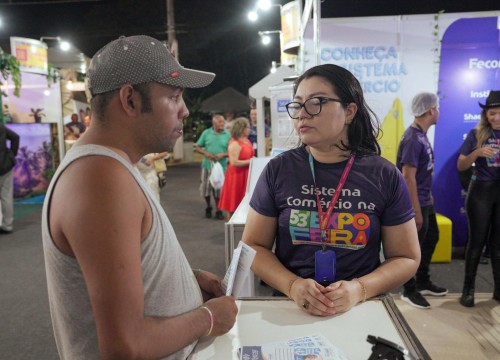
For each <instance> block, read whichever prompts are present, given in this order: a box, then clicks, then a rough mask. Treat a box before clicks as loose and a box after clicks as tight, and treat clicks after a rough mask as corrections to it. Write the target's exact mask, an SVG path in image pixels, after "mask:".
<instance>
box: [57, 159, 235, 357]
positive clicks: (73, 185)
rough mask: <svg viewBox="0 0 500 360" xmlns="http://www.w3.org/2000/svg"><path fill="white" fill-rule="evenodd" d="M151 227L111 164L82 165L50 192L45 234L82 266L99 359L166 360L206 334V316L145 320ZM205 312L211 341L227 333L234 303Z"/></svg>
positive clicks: (133, 188)
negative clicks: (144, 263) (144, 254)
mask: <svg viewBox="0 0 500 360" xmlns="http://www.w3.org/2000/svg"><path fill="white" fill-rule="evenodd" d="M83 175H84V176H83ZM75 189H78V191H75ZM68 194H71V196H72V198H71V201H68ZM83 214H84V215H83ZM82 218H83V219H85V224H86V226H84V227H82V226H81V222H82ZM151 224H152V214H151V210H150V208H149V205H148V203H147V200H146V198H145V197H144V194H143V193H142V191H141V190H140V187H139V186H138V185H137V183H136V182H135V180H134V178H133V177H132V176H131V175H130V173H129V172H128V170H126V169H125V168H124V167H123V166H122V165H121V164H119V163H118V162H117V161H116V160H113V159H109V158H104V157H99V156H92V157H88V158H84V159H80V160H78V161H77V163H75V164H73V165H71V166H70V167H68V169H66V170H65V173H64V174H63V175H62V176H61V178H60V180H59V182H58V184H57V187H56V189H55V192H54V195H53V198H52V202H51V209H50V230H51V233H52V235H53V237H54V241H55V243H56V244H57V246H58V247H59V248H60V249H61V251H63V252H65V253H68V254H69V255H70V256H74V257H75V258H76V259H77V261H78V263H79V264H80V267H81V269H82V272H83V276H84V278H85V282H86V285H87V289H88V294H89V298H90V302H91V305H92V311H93V314H94V318H95V321H96V328H97V336H98V343H99V348H100V351H101V355H102V357H103V358H104V359H108V358H120V359H128V358H141V359H142V358H144V359H150V358H151V359H153V358H159V357H163V356H166V355H168V354H171V353H174V352H175V351H177V350H179V349H181V348H183V347H185V346H187V345H188V344H190V343H192V342H193V341H194V340H196V339H198V338H199V337H201V336H204V335H206V334H207V332H208V331H209V329H210V327H211V318H210V317H209V315H208V313H207V311H206V309H195V310H193V311H190V312H188V313H185V314H182V315H179V316H175V317H171V318H165V317H148V316H145V315H144V287H143V283H142V272H141V242H142V240H143V239H144V238H145V237H146V235H147V234H148V233H149V230H150V228H151ZM166 286H168V284H167V285H166ZM205 306H206V307H208V308H209V309H210V310H211V311H212V313H213V315H214V324H213V330H212V333H211V335H219V334H223V333H225V332H227V331H228V330H229V329H230V328H231V327H232V325H233V324H234V321H235V316H236V306H235V303H234V299H233V298H230V297H220V298H217V299H213V300H210V301H208V302H207V303H205Z"/></svg>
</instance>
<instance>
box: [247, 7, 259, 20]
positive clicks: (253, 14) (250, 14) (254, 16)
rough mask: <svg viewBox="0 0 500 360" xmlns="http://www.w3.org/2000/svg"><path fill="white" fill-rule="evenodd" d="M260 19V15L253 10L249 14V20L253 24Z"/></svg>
mask: <svg viewBox="0 0 500 360" xmlns="http://www.w3.org/2000/svg"><path fill="white" fill-rule="evenodd" d="M258 18H259V15H257V11H255V10H252V11H250V12H249V13H248V20H250V21H251V22H255V21H257V19H258Z"/></svg>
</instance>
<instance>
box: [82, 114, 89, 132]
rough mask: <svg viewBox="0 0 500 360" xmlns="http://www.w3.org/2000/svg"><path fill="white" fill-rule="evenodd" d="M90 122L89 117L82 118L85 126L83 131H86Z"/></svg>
mask: <svg viewBox="0 0 500 360" xmlns="http://www.w3.org/2000/svg"><path fill="white" fill-rule="evenodd" d="M90 120H91V117H90V115H85V117H84V118H83V125H85V130H87V129H88V128H89V127H90Z"/></svg>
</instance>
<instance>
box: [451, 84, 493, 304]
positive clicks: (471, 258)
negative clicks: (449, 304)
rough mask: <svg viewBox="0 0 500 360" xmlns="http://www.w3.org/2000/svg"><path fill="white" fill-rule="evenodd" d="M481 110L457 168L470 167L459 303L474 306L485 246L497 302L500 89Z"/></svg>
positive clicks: (466, 140)
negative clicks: (467, 229) (461, 286)
mask: <svg viewBox="0 0 500 360" xmlns="http://www.w3.org/2000/svg"><path fill="white" fill-rule="evenodd" d="M479 106H480V107H481V108H482V111H481V119H480V120H479V122H478V124H477V126H476V128H475V129H472V130H471V131H470V132H469V134H468V135H467V137H466V138H465V141H464V143H463V144H462V147H461V148H460V155H459V156H458V160H457V168H458V170H459V171H464V170H466V169H468V168H470V167H471V166H472V165H473V164H474V165H475V166H474V174H473V175H472V178H471V182H470V185H469V190H468V192H467V197H466V200H465V210H466V212H467V221H468V225H469V240H468V242H467V246H466V249H465V278H464V286H463V290H462V296H461V297H460V304H462V305H463V306H466V307H473V306H474V290H475V281H476V272H477V267H478V263H479V260H480V258H481V253H482V250H483V247H484V245H485V244H486V243H487V244H488V246H489V251H490V259H491V267H492V269H493V280H494V290H493V299H495V300H497V301H500V90H491V91H490V93H489V95H488V97H487V98H486V103H485V104H481V103H479Z"/></svg>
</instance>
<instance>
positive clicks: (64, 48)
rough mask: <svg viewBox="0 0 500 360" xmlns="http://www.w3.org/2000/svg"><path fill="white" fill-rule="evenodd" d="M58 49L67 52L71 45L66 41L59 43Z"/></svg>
mask: <svg viewBox="0 0 500 360" xmlns="http://www.w3.org/2000/svg"><path fill="white" fill-rule="evenodd" d="M59 47H60V48H61V50H62V51H68V50H69V49H70V48H71V44H70V43H69V42H67V41H60V43H59Z"/></svg>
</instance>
